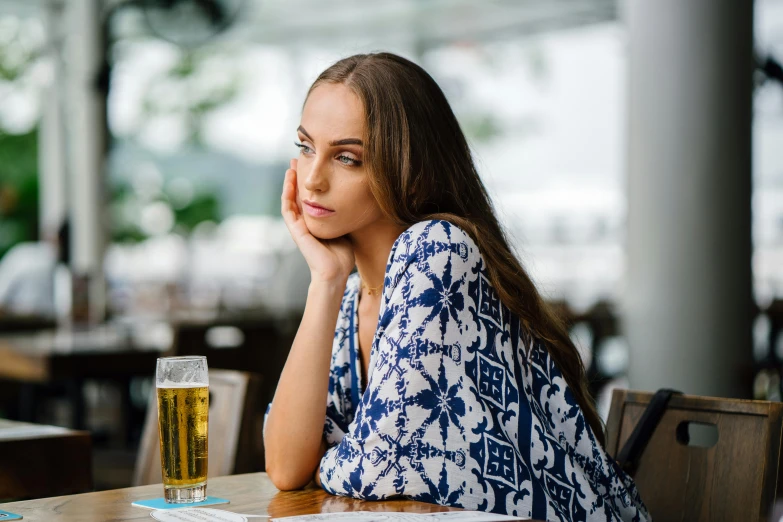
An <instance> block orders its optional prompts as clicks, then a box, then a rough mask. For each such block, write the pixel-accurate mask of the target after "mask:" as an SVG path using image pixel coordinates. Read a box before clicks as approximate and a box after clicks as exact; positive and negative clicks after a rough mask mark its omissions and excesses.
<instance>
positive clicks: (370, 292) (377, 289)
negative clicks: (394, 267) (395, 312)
mask: <svg viewBox="0 0 783 522" xmlns="http://www.w3.org/2000/svg"><path fill="white" fill-rule="evenodd" d="M360 281H361V282H362V288H364V289H365V290H367V295H378V292H380V291H381V289H383V283H381V284H380V285H378V286H376V287H375V288H373V287H371V286H369V285H367V284H365V282H364V279H360Z"/></svg>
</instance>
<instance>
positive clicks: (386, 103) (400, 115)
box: [265, 53, 649, 521]
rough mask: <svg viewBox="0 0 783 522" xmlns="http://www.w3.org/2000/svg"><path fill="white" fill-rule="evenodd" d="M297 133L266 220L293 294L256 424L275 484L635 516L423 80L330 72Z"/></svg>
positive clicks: (511, 508)
mask: <svg viewBox="0 0 783 522" xmlns="http://www.w3.org/2000/svg"><path fill="white" fill-rule="evenodd" d="M297 132H298V137H299V141H300V142H299V143H297V146H298V147H299V148H300V157H299V159H298V160H292V161H291V168H290V169H289V170H288V171H287V172H286V177H285V184H284V188H283V195H282V208H283V210H282V213H283V218H284V219H285V222H286V224H287V226H288V229H289V231H290V232H291V235H292V236H293V238H294V240H295V241H296V244H297V246H298V247H299V249H300V250H301V252H302V254H303V255H304V257H305V259H306V260H307V263H308V265H309V267H310V270H311V283H310V287H309V292H308V296H307V304H306V307H305V312H304V316H303V319H302V323H301V325H300V327H299V331H298V333H297V335H296V339H295V340H294V343H293V346H292V347H291V352H290V354H289V356H288V361H287V362H286V365H285V368H284V370H283V373H282V375H281V377H280V381H279V384H278V387H277V392H276V394H275V398H274V405H273V407H271V408H270V410H269V414H268V418H267V422H266V426H265V445H266V462H267V472H268V473H269V476H270V478H271V479H272V481H273V482H274V483H275V485H276V486H277V487H279V488H280V489H284V490H287V489H296V488H300V487H303V486H304V485H306V484H307V483H308V482H310V480H311V479H315V480H316V482H317V483H318V484H319V485H320V486H321V487H323V488H324V489H325V490H326V491H328V492H330V493H333V494H338V495H348V496H353V497H357V498H364V499H382V498H390V497H395V496H402V497H408V498H412V499H416V500H421V501H425V502H433V503H437V504H443V505H450V506H459V507H464V508H469V509H478V510H483V511H492V512H496V513H505V514H510V515H519V516H524V517H532V518H536V519H546V520H601V521H606V520H622V521H630V520H648V519H649V517H648V515H647V512H646V509H645V507H644V505H643V504H642V502H641V500H640V498H639V495H638V493H637V491H636V488H635V486H634V485H633V483H632V481H631V480H630V479H629V478H628V477H627V476H625V474H623V472H622V471H621V470H619V469H618V467H617V466H616V465H615V463H614V462H613V461H612V460H611V459H610V458H608V457H607V455H606V453H605V451H604V450H603V447H602V443H603V435H602V433H603V432H602V425H601V421H600V419H599V417H598V415H597V413H596V410H595V408H594V406H593V403H592V401H591V398H590V396H589V394H588V392H587V388H586V379H585V372H584V368H583V366H582V362H581V360H580V358H579V356H578V354H577V352H576V350H575V348H574V345H573V344H572V343H571V341H570V339H569V337H568V335H567V333H566V331H565V329H564V328H563V326H562V325H561V324H560V323H559V322H558V321H557V320H556V319H555V318H554V316H553V315H552V313H551V312H550V311H549V309H548V308H547V306H546V305H545V304H544V302H543V301H542V299H541V297H540V296H539V294H538V292H537V291H536V289H535V287H534V286H533V283H532V282H531V280H530V278H529V277H528V275H527V274H526V273H525V271H524V270H523V269H522V267H521V265H520V263H519V261H518V260H517V259H516V258H515V256H514V254H513V253H512V251H511V248H510V247H509V245H508V241H507V240H506V238H505V235H504V233H503V231H502V229H501V226H500V225H499V223H498V220H497V218H496V216H495V213H494V211H493V209H492V205H491V203H490V200H489V197H488V196H487V192H486V189H485V188H484V186H483V184H482V182H481V180H480V179H479V176H478V173H477V171H476V168H475V166H474V164H473V161H472V158H471V154H470V150H469V148H468V144H467V142H466V140H465V137H464V136H463V134H462V131H461V130H460V128H459V125H458V123H457V120H456V118H455V117H454V114H453V113H452V111H451V108H450V107H449V104H448V102H447V101H446V98H445V96H444V95H443V93H442V91H441V90H440V88H439V87H438V86H437V84H436V83H435V81H434V80H433V79H432V78H431V77H430V76H429V75H428V74H427V73H426V72H425V71H424V70H423V69H422V68H420V67H419V66H417V65H415V64H413V63H412V62H410V61H408V60H405V59H404V58H401V57H398V56H395V55H392V54H388V53H378V54H369V55H357V56H352V57H350V58H346V59H344V60H340V61H339V62H337V63H336V64H334V65H333V66H331V67H330V68H328V69H327V70H326V71H324V72H323V73H322V74H321V75H320V76H319V77H318V79H317V80H316V81H315V83H314V84H313V86H312V87H311V88H310V91H309V93H308V95H307V99H306V101H305V105H304V108H303V111H302V118H301V126H300V127H299V128H298V129H297ZM354 268H356V273H354V274H353V275H351V272H352V271H353V270H354ZM335 324H336V328H335Z"/></svg>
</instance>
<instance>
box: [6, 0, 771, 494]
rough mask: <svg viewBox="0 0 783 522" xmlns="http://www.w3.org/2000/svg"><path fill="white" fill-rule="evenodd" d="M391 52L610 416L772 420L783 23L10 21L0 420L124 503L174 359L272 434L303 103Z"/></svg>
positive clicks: (605, 1)
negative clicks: (565, 326)
mask: <svg viewBox="0 0 783 522" xmlns="http://www.w3.org/2000/svg"><path fill="white" fill-rule="evenodd" d="M730 4H732V5H730ZM380 50H386V51H392V52H395V53H398V54H401V55H403V56H406V57H408V58H410V59H412V60H414V61H416V62H417V63H419V64H421V65H422V66H423V67H424V68H425V69H427V70H428V71H429V72H430V73H431V74H432V75H433V77H434V78H435V79H436V80H437V81H438V83H439V84H440V85H441V87H442V88H443V90H444V91H445V93H446V95H447V97H448V99H449V101H450V102H451V104H452V107H453V108H454V110H455V112H456V114H457V117H458V118H459V120H460V123H461V125H462V128H463V130H464V131H465V133H466V135H467V137H468V139H469V141H470V143H471V146H472V148H473V152H474V154H475V158H476V160H477V164H478V166H479V170H480V173H481V175H482V177H483V179H484V182H485V183H486V185H487V187H488V189H489V191H490V193H491V194H492V196H493V199H494V201H495V204H496V205H497V208H498V209H499V212H500V214H501V216H502V219H503V221H504V224H505V226H506V227H507V229H508V231H509V234H510V237H511V238H512V240H513V242H514V245H515V247H516V248H517V249H518V252H519V255H520V257H521V258H522V260H523V262H524V264H525V266H526V268H527V269H528V270H529V271H530V273H531V274H532V276H533V278H534V280H535V281H536V282H537V283H538V285H539V288H540V289H541V290H542V292H543V293H544V295H545V296H546V297H547V298H548V299H549V300H551V301H552V303H553V304H555V306H557V308H558V309H559V310H560V311H561V313H562V314H563V316H564V317H565V318H566V320H567V321H568V323H569V325H570V328H571V333H572V336H573V338H574V339H575V340H576V342H577V344H578V346H579V347H580V349H581V352H582V355H583V358H584V361H585V364H586V366H587V367H588V368H589V376H590V379H591V385H592V390H593V392H594V394H595V397H596V399H597V401H598V403H599V409H600V411H601V413H602V415H604V416H605V415H606V413H607V411H608V408H609V402H608V401H609V396H610V392H611V390H612V389H613V388H614V387H632V388H639V389H649V390H654V389H657V388H660V387H664V386H671V387H675V388H678V389H680V390H682V391H684V392H686V393H695V394H702V395H718V396H730V397H742V398H757V399H767V400H774V401H780V400H781V368H782V367H783V69H781V66H780V64H781V62H783V0H756V1H755V2H750V1H748V2H736V3H734V2H722V3H713V2H709V1H707V0H700V1H696V0H694V1H693V2H681V1H679V0H666V1H657V0H626V1H621V0H557V1H552V0H518V1H507V0H482V1H478V0H388V1H386V2H383V3H375V4H374V3H368V2H360V1H357V0H334V1H332V2H318V1H314V0H295V1H291V0H288V1H283V0H116V1H113V0H3V1H2V2H1V3H0V379H1V380H0V418H5V419H10V420H15V421H26V422H29V423H41V424H47V425H57V426H64V427H68V428H71V429H79V430H87V431H89V432H90V435H91V440H92V482H93V487H95V488H97V489H105V488H114V487H123V486H127V485H131V483H134V481H136V482H135V483H138V480H139V479H138V477H139V472H138V469H139V461H140V459H142V458H145V457H144V456H143V455H142V453H143V452H142V451H139V447H140V446H141V447H142V448H143V446H144V444H143V440H144V437H145V435H144V434H145V423H146V422H149V418H148V417H146V415H147V412H148V408H147V405H148V404H149V403H150V393H151V391H152V375H153V374H154V365H155V359H156V358H157V357H159V356H160V355H161V354H202V355H207V356H208V360H209V364H210V368H215V369H218V368H222V369H227V370H233V371H242V372H248V373H250V374H252V375H253V376H255V377H254V378H257V380H258V386H259V390H260V391H259V392H258V393H257V397H256V398H255V400H256V402H257V403H258V404H256V405H255V406H253V407H252V408H251V410H252V411H254V412H256V411H261V410H262V406H263V407H265V405H266V402H268V400H269V398H270V397H271V394H272V393H273V390H274V386H275V383H276V379H277V375H278V374H279V371H280V368H281V367H282V364H283V361H284V360H285V355H286V352H287V349H288V347H289V346H290V342H291V339H292V336H293V334H294V333H295V331H296V327H297V324H298V320H299V317H300V315H301V312H302V307H303V305H304V300H305V296H306V291H307V286H308V271H307V267H306V264H305V263H304V261H303V259H302V258H301V256H300V255H299V254H298V252H297V251H296V249H295V246H294V244H293V242H292V241H291V239H290V237H289V236H288V233H287V230H286V228H285V226H284V225H283V223H282V220H281V218H280V216H279V211H280V208H279V195H280V191H281V187H282V180H283V174H284V171H285V168H286V166H287V164H288V160H289V159H290V158H291V157H295V156H296V154H297V149H296V148H295V147H294V145H293V141H294V138H295V129H296V127H297V125H298V121H299V114H300V110H301V106H302V102H303V100H304V95H305V93H306V91H307V88H308V87H309V85H310V83H311V82H312V81H313V80H314V79H315V77H316V76H317V75H318V73H320V72H321V71H322V70H323V69H325V68H326V67H327V66H329V65H330V64H331V63H333V62H334V61H336V60H337V59H339V58H341V57H344V56H347V55H350V54H354V53H357V52H369V51H380ZM242 400H244V399H242ZM250 417H251V419H250V421H249V423H248V424H247V426H248V428H247V429H248V430H250V431H249V432H248V433H256V434H257V433H258V431H257V430H258V426H259V422H260V420H259V415H258V414H253V415H251V416H250ZM243 426H244V420H243ZM253 430H256V431H255V432H254V431H253ZM242 437H244V435H243V436H242ZM242 437H239V439H238V440H239V442H238V443H237V444H240V445H241V444H243V443H247V445H248V447H247V448H244V449H243V448H240V449H238V450H237V456H236V457H235V459H236V461H237V462H236V463H234V464H233V466H234V467H233V468H231V470H232V471H240V470H245V471H252V470H256V469H262V466H263V464H262V463H263V448H262V447H261V445H260V444H261V443H260V437H258V436H252V435H247V438H248V440H249V441H250V442H248V441H247V440H245V439H244V438H242ZM243 441H244V442H243ZM240 453H241V455H242V456H241V457H240ZM242 459H245V460H246V462H245V461H243V462H239V461H240V460H242ZM210 466H212V465H211V464H210ZM134 469H136V475H134ZM6 496H8V495H6ZM17 496H19V495H18V494H17ZM27 496H33V495H32V494H31V495H27ZM0 498H3V495H2V493H1V492H0Z"/></svg>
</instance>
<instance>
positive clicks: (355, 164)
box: [337, 154, 362, 167]
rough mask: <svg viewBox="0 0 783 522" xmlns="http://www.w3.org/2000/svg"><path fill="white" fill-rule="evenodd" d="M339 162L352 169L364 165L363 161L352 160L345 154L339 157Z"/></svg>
mask: <svg viewBox="0 0 783 522" xmlns="http://www.w3.org/2000/svg"><path fill="white" fill-rule="evenodd" d="M337 161H339V162H340V163H342V164H343V165H348V166H351V167H358V166H359V165H361V164H362V162H361V161H359V160H355V159H353V158H350V157H348V156H346V155H344V154H340V155H339V156H337Z"/></svg>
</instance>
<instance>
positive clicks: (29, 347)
mask: <svg viewBox="0 0 783 522" xmlns="http://www.w3.org/2000/svg"><path fill="white" fill-rule="evenodd" d="M167 349H170V346H169V345H166V346H159V345H155V344H149V345H145V344H140V343H138V342H136V341H134V340H132V339H130V338H129V337H128V336H127V335H125V334H124V333H123V332H121V331H119V330H118V329H116V328H112V327H110V326H101V327H94V328H90V329H88V330H84V331H80V330H67V329H61V330H43V331H39V332H27V333H22V334H14V335H1V336H0V361H2V364H0V379H6V380H10V381H17V382H20V383H22V384H23V387H22V390H21V394H20V400H19V415H20V418H21V420H25V421H29V422H35V421H36V420H37V419H36V417H35V411H36V407H37V402H38V391H39V388H40V386H41V385H51V384H55V383H60V384H64V385H65V386H66V389H67V391H68V394H69V396H70V401H71V404H72V406H73V409H72V415H71V417H72V421H71V427H73V428H75V429H83V428H84V427H85V425H86V424H85V405H84V397H83V396H82V388H83V383H84V381H85V380H86V379H111V380H114V381H116V382H118V383H119V384H120V385H121V387H120V389H121V391H122V395H121V400H122V402H123V404H122V408H123V410H124V411H127V410H128V408H129V404H128V403H129V400H130V399H129V396H128V389H127V383H128V382H129V380H130V378H131V377H136V376H152V375H154V374H155V364H156V361H157V358H158V357H161V356H163V355H164V353H163V351H164V350H167Z"/></svg>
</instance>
